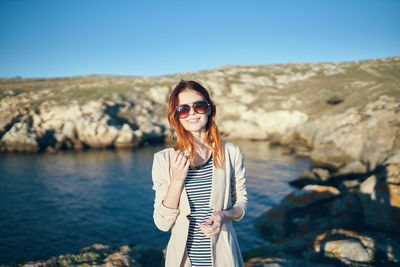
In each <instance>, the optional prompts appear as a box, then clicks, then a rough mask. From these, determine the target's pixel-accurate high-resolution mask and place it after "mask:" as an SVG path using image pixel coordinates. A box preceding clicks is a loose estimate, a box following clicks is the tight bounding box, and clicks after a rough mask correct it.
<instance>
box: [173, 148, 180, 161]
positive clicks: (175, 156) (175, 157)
mask: <svg viewBox="0 0 400 267" xmlns="http://www.w3.org/2000/svg"><path fill="white" fill-rule="evenodd" d="M174 152H175V154H174V161H175V162H177V161H178V157H179V154H180V153H181V151H180V150H175V151H174Z"/></svg>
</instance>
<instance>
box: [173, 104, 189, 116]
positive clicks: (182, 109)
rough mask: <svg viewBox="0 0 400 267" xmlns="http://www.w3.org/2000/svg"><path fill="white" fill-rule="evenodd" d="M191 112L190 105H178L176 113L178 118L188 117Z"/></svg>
mask: <svg viewBox="0 0 400 267" xmlns="http://www.w3.org/2000/svg"><path fill="white" fill-rule="evenodd" d="M189 112H190V107H189V105H182V106H178V108H177V109H176V114H177V115H178V118H184V117H187V116H188V115H189Z"/></svg>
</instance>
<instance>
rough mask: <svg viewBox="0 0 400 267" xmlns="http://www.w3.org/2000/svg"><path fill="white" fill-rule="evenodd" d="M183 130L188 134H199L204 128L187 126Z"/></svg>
mask: <svg viewBox="0 0 400 267" xmlns="http://www.w3.org/2000/svg"><path fill="white" fill-rule="evenodd" d="M185 130H186V131H188V132H196V133H197V132H201V131H205V130H206V127H205V126H197V125H188V126H186V127H185Z"/></svg>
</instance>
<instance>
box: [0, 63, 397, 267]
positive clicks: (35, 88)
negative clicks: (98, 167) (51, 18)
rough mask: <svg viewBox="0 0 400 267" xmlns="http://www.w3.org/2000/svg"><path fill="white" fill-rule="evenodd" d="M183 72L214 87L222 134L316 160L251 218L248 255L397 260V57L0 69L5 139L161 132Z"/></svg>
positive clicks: (52, 142) (58, 141) (101, 139)
mask: <svg viewBox="0 0 400 267" xmlns="http://www.w3.org/2000/svg"><path fill="white" fill-rule="evenodd" d="M180 79H191V80H196V81H199V82H200V83H202V84H203V85H205V86H206V87H207V88H208V89H209V90H210V92H211V96H212V97H213V99H214V101H215V102H216V105H217V124H218V126H219V129H220V131H221V133H222V135H223V137H224V138H225V139H226V138H228V139H233V138H247V139H252V140H270V141H271V143H272V144H277V145H282V146H285V147H287V152H288V153H294V154H296V155H298V156H306V157H310V158H311V159H312V160H313V161H314V166H313V168H312V169H311V170H310V171H307V172H305V173H304V174H303V175H302V176H301V177H299V178H298V179H296V180H294V181H292V185H293V186H295V187H297V188H298V190H296V191H294V192H293V193H291V194H289V195H288V196H286V197H285V198H284V199H283V200H282V202H281V203H279V204H278V205H276V206H275V207H273V208H271V209H270V210H268V211H266V213H265V214H263V215H262V216H260V218H259V220H258V221H257V224H256V229H257V231H258V232H259V233H260V235H261V236H263V237H265V238H266V239H268V240H270V241H271V246H269V247H266V248H260V249H259V250H255V251H253V252H248V253H247V254H246V256H245V258H246V259H247V265H246V266H300V265H302V266H304V265H306V266H307V264H311V262H322V265H321V266H327V265H326V264H328V265H330V266H340V265H352V266H380V265H382V266H388V264H389V265H390V264H393V265H395V264H399V263H400V258H399V255H400V228H399V225H400V57H392V58H381V59H373V60H365V61H354V62H342V63H312V64H299V63H293V64H292V63H289V64H280V65H257V66H255V65H249V66H244V65H240V66H225V67H221V68H218V69H213V70H206V71H201V72H193V73H182V74H176V75H169V76H158V77H119V76H97V75H93V76H86V77H69V78H57V79H22V78H15V79H0V149H1V151H3V152H6V151H57V150H60V149H82V148H110V147H124V146H137V145H142V144H146V143H152V142H160V141H164V140H165V138H166V137H167V135H168V133H169V127H168V123H167V120H166V108H167V99H168V96H169V93H170V91H171V89H172V88H173V86H174V85H175V84H177V83H178V82H179V80H180ZM295 263H296V264H297V265H293V264H295ZM313 266H314V265H313Z"/></svg>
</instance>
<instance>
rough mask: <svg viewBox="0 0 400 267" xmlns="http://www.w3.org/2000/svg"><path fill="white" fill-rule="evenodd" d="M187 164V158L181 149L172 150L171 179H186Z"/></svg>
mask: <svg viewBox="0 0 400 267" xmlns="http://www.w3.org/2000/svg"><path fill="white" fill-rule="evenodd" d="M189 165H190V161H189V158H188V157H187V156H186V155H185V154H184V153H183V152H182V151H180V150H177V151H174V154H173V156H172V160H171V169H172V181H173V182H178V183H183V182H184V181H185V179H186V175H187V173H188V169H189Z"/></svg>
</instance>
